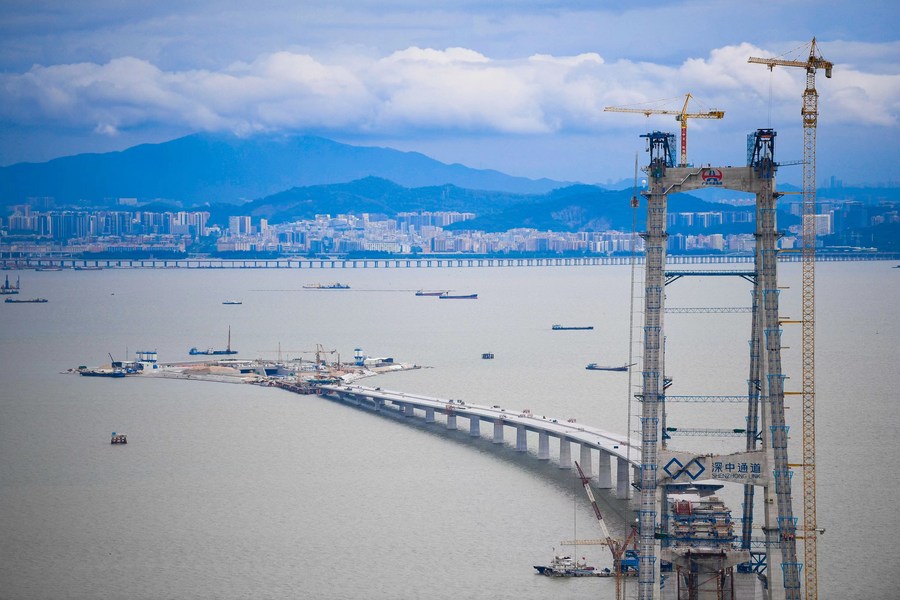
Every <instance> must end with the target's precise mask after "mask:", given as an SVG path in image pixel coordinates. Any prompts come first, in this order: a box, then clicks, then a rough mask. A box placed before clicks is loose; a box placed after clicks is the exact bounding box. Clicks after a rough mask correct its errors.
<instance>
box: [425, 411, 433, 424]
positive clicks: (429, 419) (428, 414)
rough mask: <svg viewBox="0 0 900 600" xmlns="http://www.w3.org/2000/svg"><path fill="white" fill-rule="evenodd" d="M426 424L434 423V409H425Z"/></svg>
mask: <svg viewBox="0 0 900 600" xmlns="http://www.w3.org/2000/svg"><path fill="white" fill-rule="evenodd" d="M425 422H426V423H434V409H433V408H426V409H425Z"/></svg>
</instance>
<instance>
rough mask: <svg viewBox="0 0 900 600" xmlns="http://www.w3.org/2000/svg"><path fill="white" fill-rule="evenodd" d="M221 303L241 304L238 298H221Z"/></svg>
mask: <svg viewBox="0 0 900 600" xmlns="http://www.w3.org/2000/svg"><path fill="white" fill-rule="evenodd" d="M222 304H243V302H241V301H240V300H223V301H222Z"/></svg>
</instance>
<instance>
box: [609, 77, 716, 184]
mask: <svg viewBox="0 0 900 600" xmlns="http://www.w3.org/2000/svg"><path fill="white" fill-rule="evenodd" d="M691 98H693V96H692V95H691V94H690V93H687V94H685V96H684V106H682V107H681V110H666V109H658V108H634V107H627V106H607V107H606V108H604V109H603V110H604V112H624V113H638V114H642V115H645V116H647V117H649V116H650V115H675V120H676V121H678V122H680V123H681V160H680V161H679V164H678V166H679V167H686V166H688V151H687V137H688V136H687V126H688V119H721V118H722V117H724V116H725V111H721V110H710V111H707V112H700V113H689V112H688V110H687V109H688V102H690V101H691ZM668 100H672V98H669V99H668ZM665 101H666V100H658V101H657V102H656V103H659V102H665Z"/></svg>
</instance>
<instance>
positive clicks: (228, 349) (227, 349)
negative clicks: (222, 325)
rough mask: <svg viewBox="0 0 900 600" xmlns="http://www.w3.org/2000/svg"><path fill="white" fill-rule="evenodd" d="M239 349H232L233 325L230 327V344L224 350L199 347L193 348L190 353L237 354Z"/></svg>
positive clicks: (209, 354) (195, 354) (194, 354)
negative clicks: (201, 348)
mask: <svg viewBox="0 0 900 600" xmlns="http://www.w3.org/2000/svg"><path fill="white" fill-rule="evenodd" d="M237 353H238V351H237V350H232V349H231V327H229V328H228V345H227V346H226V347H225V349H224V350H213V349H212V348H207V349H206V350H200V349H199V348H191V349H190V350H189V351H188V354H190V355H191V356H197V355H204V356H220V355H223V354H237Z"/></svg>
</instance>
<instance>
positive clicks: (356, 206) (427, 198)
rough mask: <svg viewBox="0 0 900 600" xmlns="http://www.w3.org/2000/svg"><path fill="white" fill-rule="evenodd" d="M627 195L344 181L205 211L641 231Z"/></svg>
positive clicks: (689, 203) (695, 201)
mask: <svg viewBox="0 0 900 600" xmlns="http://www.w3.org/2000/svg"><path fill="white" fill-rule="evenodd" d="M631 196H632V190H606V189H603V188H601V187H598V186H593V185H581V184H579V185H572V186H567V187H563V188H559V189H556V190H553V191H551V192H549V193H546V194H514V193H509V192H491V191H485V190H469V189H463V188H460V187H457V186H452V185H445V186H428V187H420V188H407V187H403V186H401V185H398V184H396V183H394V182H392V181H388V180H385V179H381V178H377V177H367V178H365V179H360V180H357V181H353V182H350V183H341V184H333V185H319V186H308V187H299V188H293V189H290V190H286V191H284V192H279V193H278V194H273V195H271V196H267V197H265V198H260V199H259V200H254V201H253V202H248V203H246V204H243V205H240V206H236V205H215V206H211V207H207V208H205V210H209V211H210V213H211V217H212V221H213V222H216V223H219V224H222V225H225V224H227V221H228V217H229V216H232V215H250V216H252V217H255V218H264V219H267V220H268V221H269V223H271V224H277V223H284V222H289V221H297V220H302V219H312V218H313V217H314V216H315V215H317V214H331V215H336V214H341V213H353V214H361V213H369V214H370V215H373V216H376V217H377V216H382V217H395V216H396V215H397V214H398V213H401V212H419V211H432V212H436V211H457V212H471V213H475V215H476V218H475V219H470V220H468V221H462V222H458V223H454V224H453V225H448V226H446V227H445V229H447V230H479V231H489V232H500V231H508V230H510V229H517V228H530V229H538V230H552V231H570V232H575V231H607V230H610V229H616V230H619V231H630V230H631V227H632V222H633V220H634V219H635V217H636V222H637V227H638V230H643V228H644V222H645V218H646V204H645V201H644V200H643V199H642V201H641V207H640V208H638V210H637V212H636V213H635V212H633V210H632V208H631ZM669 204H670V207H671V210H673V211H679V212H707V211H718V212H729V211H746V210H748V209H749V210H752V207H746V206H732V205H730V204H720V203H713V202H707V201H705V200H702V199H700V198H697V197H696V196H693V195H691V194H674V195H672V197H671V198H670V202H669ZM778 219H779V223H781V224H782V225H783V226H787V225H791V224H795V223H796V222H797V221H798V219H797V217H794V216H791V215H788V214H784V213H781V212H779V216H778ZM715 229H716V231H717V232H720V233H739V232H740V233H750V232H752V230H753V225H752V224H751V223H749V222H748V223H746V224H740V225H738V226H727V225H724V226H723V225H718V226H716V228H715ZM670 231H671V232H673V233H687V232H698V231H700V229H699V228H698V227H687V228H685V227H678V226H673V227H670Z"/></svg>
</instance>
